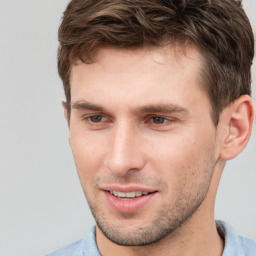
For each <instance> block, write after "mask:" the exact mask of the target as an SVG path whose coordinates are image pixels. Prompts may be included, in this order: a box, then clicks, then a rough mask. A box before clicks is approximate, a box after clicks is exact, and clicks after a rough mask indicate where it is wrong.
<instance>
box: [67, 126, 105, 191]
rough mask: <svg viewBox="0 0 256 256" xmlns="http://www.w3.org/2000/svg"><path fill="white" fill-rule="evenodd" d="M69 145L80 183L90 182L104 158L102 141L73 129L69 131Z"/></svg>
mask: <svg viewBox="0 0 256 256" xmlns="http://www.w3.org/2000/svg"><path fill="white" fill-rule="evenodd" d="M70 146H71V149H72V152H73V156H74V160H75V164H76V168H77V172H78V176H79V179H80V182H81V184H82V185H83V186H84V185H85V183H92V182H93V180H94V178H95V176H96V175H97V174H98V170H100V168H101V164H102V161H103V158H104V157H103V155H104V152H103V149H104V147H103V144H102V142H101V141H100V140H96V139H95V138H94V137H92V136H88V135H85V134H82V133H76V132H75V131H73V132H71V133H70Z"/></svg>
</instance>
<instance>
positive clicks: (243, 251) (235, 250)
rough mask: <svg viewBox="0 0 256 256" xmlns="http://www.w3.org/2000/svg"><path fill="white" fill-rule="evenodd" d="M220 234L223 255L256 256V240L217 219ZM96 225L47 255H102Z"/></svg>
mask: <svg viewBox="0 0 256 256" xmlns="http://www.w3.org/2000/svg"><path fill="white" fill-rule="evenodd" d="M216 225H217V229H218V232H219V234H220V236H221V237H222V238H223V239H224V240H225V248H224V252H223V254H222V256H256V242H255V241H253V240H251V239H248V238H245V237H241V236H238V235H237V234H236V233H235V232H234V230H233V229H232V228H231V227H230V226H229V225H228V224H227V223H225V222H224V221H216ZM95 230H96V229H95V227H93V228H92V229H91V231H90V232H89V233H88V234H87V236H86V237H85V238H84V239H82V240H80V241H77V242H75V243H73V244H71V245H69V246H67V247H64V248H63V249H60V250H58V251H56V252H53V253H51V254H48V255H46V256H100V253H99V251H98V248H97V244H96V238H95Z"/></svg>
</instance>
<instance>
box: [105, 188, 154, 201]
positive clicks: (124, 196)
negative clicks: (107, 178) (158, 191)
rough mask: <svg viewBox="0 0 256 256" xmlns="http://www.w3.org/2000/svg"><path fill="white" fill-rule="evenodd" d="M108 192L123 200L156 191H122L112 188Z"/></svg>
mask: <svg viewBox="0 0 256 256" xmlns="http://www.w3.org/2000/svg"><path fill="white" fill-rule="evenodd" d="M108 192H109V193H110V194H111V195H113V196H115V197H116V198H119V199H121V200H131V199H134V198H138V197H143V196H147V195H149V194H152V193H154V192H146V191H132V192H121V191H115V190H110V191H108Z"/></svg>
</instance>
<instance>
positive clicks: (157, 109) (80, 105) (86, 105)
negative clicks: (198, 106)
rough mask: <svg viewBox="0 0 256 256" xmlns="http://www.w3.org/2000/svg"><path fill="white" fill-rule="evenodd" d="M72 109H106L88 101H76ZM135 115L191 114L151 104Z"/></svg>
mask: <svg viewBox="0 0 256 256" xmlns="http://www.w3.org/2000/svg"><path fill="white" fill-rule="evenodd" d="M71 108H72V109H78V110H92V111H101V112H104V111H105V109H104V108H103V107H101V106H98V105H95V104H93V103H90V102H87V101H83V100H80V101H76V102H74V103H72V104H71ZM134 112H135V113H138V114H143V113H163V114H168V113H173V112H175V113H182V112H183V113H189V110H188V109H186V108H184V107H182V106H180V105H177V104H171V103H169V104H163V103H162V104H150V105H145V106H141V107H138V108H137V109H135V110H134Z"/></svg>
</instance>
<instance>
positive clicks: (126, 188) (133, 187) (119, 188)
mask: <svg viewBox="0 0 256 256" xmlns="http://www.w3.org/2000/svg"><path fill="white" fill-rule="evenodd" d="M102 190H105V191H119V192H124V193H128V192H133V191H141V192H148V193H153V192H157V190H156V189H152V188H147V187H143V186H137V185H129V186H120V185H110V186H104V187H103V188H102Z"/></svg>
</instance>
